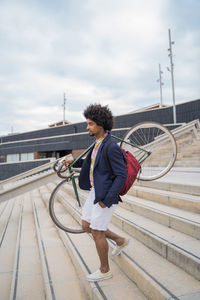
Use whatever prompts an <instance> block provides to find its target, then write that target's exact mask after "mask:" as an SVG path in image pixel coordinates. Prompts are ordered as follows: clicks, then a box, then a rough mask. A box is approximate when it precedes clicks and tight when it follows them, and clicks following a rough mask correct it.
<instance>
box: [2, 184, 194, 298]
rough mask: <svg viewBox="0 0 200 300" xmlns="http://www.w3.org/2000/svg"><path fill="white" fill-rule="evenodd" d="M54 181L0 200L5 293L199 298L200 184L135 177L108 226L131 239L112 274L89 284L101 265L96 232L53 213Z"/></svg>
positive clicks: (15, 295)
mask: <svg viewBox="0 0 200 300" xmlns="http://www.w3.org/2000/svg"><path fill="white" fill-rule="evenodd" d="M57 183H58V181H54V182H51V183H48V184H45V185H43V186H41V187H39V188H37V189H34V190H32V191H29V192H27V193H24V194H23V195H21V196H18V197H16V198H12V199H10V200H9V201H5V202H2V203H1V204H0V299H2V300H4V299H23V300H27V299H28V300H29V299H37V300H40V299H77V300H79V299H108V300H114V299H124V297H126V299H135V300H138V299H153V300H156V299H183V300H185V299H194V300H197V299H200V215H199V212H200V186H194V187H193V186H189V185H184V188H183V186H182V185H180V184H172V183H170V184H169V183H165V182H162V183H161V182H148V183H144V182H140V183H139V182H138V183H137V182H136V184H135V185H134V187H133V188H132V189H131V191H130V192H129V194H128V195H126V196H124V197H123V203H122V204H120V205H119V207H118V208H117V211H116V213H115V215H114V216H113V218H112V224H111V226H110V229H111V230H113V231H115V232H117V233H119V234H121V235H123V236H125V237H127V238H129V239H130V245H129V246H128V247H127V249H125V250H124V251H123V253H122V254H121V255H119V256H118V257H116V258H114V259H110V266H111V269H112V272H113V278H112V279H110V280H107V281H104V282H100V283H89V282H87V281H86V280H85V276H86V274H88V273H90V272H93V271H95V270H96V269H97V268H98V267H99V265H98V257H97V254H96V249H95V245H94V241H93V239H92V237H91V236H90V235H88V234H86V233H84V234H78V235H74V234H69V233H65V232H63V231H61V230H59V229H58V228H56V227H55V225H54V224H53V222H52V220H51V219H50V217H49V212H48V201H49V197H50V194H51V191H52V189H53V188H54V187H55V186H56V184H57ZM193 190H194V193H193V195H192V192H191V191H193ZM71 191H72V188H71V186H69V187H66V189H65V198H66V200H68V201H74V200H73V197H72V193H71ZM80 197H81V199H82V200H83V201H84V199H85V198H86V197H87V193H85V192H84V191H80ZM63 210H64V208H63ZM109 245H110V249H112V247H113V244H112V242H111V241H109Z"/></svg>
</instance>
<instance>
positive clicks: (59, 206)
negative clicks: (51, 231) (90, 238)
mask: <svg viewBox="0 0 200 300" xmlns="http://www.w3.org/2000/svg"><path fill="white" fill-rule="evenodd" d="M82 204H83V203H80V205H79V203H78V201H77V200H76V197H75V193H74V189H73V186H72V182H71V178H68V179H65V180H63V181H61V182H60V183H59V184H58V185H57V186H56V187H55V189H54V190H53V192H52V194H51V197H50V200H49V213H50V216H51V218H52V220H53V222H54V223H55V224H56V225H57V226H58V227H59V228H60V229H62V230H64V231H67V232H70V233H82V232H84V230H83V229H82V227H81V218H80V217H81V210H82Z"/></svg>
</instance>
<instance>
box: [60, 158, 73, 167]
mask: <svg viewBox="0 0 200 300" xmlns="http://www.w3.org/2000/svg"><path fill="white" fill-rule="evenodd" d="M73 161H74V160H73V159H66V160H65V159H64V160H63V161H62V163H63V165H64V166H65V167H67V168H68V166H69V165H70V164H72V163H73Z"/></svg>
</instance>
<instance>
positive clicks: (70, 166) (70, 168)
mask: <svg viewBox="0 0 200 300" xmlns="http://www.w3.org/2000/svg"><path fill="white" fill-rule="evenodd" d="M111 136H112V137H113V138H115V139H117V140H119V141H120V142H124V143H126V144H128V145H130V146H132V147H135V148H137V149H139V150H141V151H143V152H144V154H143V156H142V157H141V158H140V160H139V163H140V164H142V162H144V161H145V159H146V158H147V157H148V156H149V155H150V154H151V152H149V151H147V150H145V149H143V148H140V147H139V146H137V145H135V144H132V143H131V142H128V141H124V140H123V139H121V138H119V137H117V136H114V135H112V134H111ZM94 145H95V142H94V143H92V144H91V145H90V146H89V147H88V148H87V149H86V150H85V151H84V152H83V153H82V154H81V155H79V156H78V157H77V158H76V159H75V160H74V161H73V163H72V164H70V165H69V166H68V169H69V172H70V173H71V175H70V177H71V180H72V185H73V189H74V192H75V195H76V199H77V202H78V204H79V206H81V203H80V199H79V195H78V189H77V186H76V181H75V176H74V175H75V173H80V171H79V170H77V168H73V166H74V165H75V163H76V162H77V161H78V160H79V159H81V158H82V157H83V156H84V155H85V154H86V153H87V152H89V151H90V150H91V149H92V147H93V146H94Z"/></svg>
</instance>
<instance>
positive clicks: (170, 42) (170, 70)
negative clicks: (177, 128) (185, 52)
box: [167, 29, 176, 124]
mask: <svg viewBox="0 0 200 300" xmlns="http://www.w3.org/2000/svg"><path fill="white" fill-rule="evenodd" d="M168 31H169V49H168V51H169V55H168V56H169V58H170V66H171V68H168V67H167V70H168V71H169V72H170V73H171V80H172V98H173V119H174V124H176V104H175V89H174V63H173V54H172V45H174V42H172V41H171V30H170V29H169V30H168Z"/></svg>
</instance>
